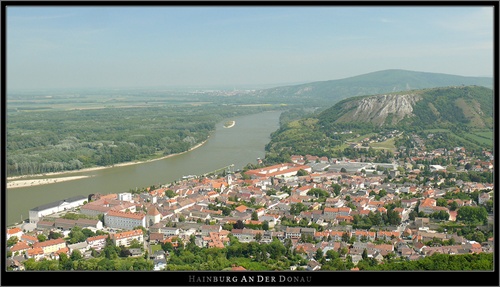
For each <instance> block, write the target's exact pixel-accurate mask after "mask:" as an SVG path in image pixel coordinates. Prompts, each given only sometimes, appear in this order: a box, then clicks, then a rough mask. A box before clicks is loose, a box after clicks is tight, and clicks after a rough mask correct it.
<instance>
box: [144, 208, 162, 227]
mask: <svg viewBox="0 0 500 287" xmlns="http://www.w3.org/2000/svg"><path fill="white" fill-rule="evenodd" d="M161 220H162V216H161V213H160V212H159V211H158V209H157V208H156V206H154V205H153V206H151V207H150V208H149V209H148V212H147V213H146V225H147V226H151V225H153V224H155V223H158V222H160V221H161Z"/></svg>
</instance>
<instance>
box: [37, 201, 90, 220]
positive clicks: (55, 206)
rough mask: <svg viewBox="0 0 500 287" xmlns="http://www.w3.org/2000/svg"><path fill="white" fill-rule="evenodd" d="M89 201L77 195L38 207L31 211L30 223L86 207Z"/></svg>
mask: <svg viewBox="0 0 500 287" xmlns="http://www.w3.org/2000/svg"><path fill="white" fill-rule="evenodd" d="M87 200H88V198H87V197H86V196H83V195H77V196H74V197H70V198H66V199H63V200H59V201H54V202H51V203H47V204H44V205H40V206H37V207H35V208H33V209H30V211H29V220H30V223H37V222H38V221H39V220H40V218H42V217H44V216H47V215H50V214H54V213H57V212H61V211H65V210H68V209H71V208H75V207H78V206H81V205H84V204H85V202H86V201H87Z"/></svg>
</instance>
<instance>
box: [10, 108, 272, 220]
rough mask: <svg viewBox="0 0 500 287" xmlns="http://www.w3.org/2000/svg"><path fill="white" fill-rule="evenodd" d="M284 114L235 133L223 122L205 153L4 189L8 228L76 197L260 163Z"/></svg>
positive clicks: (257, 117) (252, 121)
mask: <svg viewBox="0 0 500 287" xmlns="http://www.w3.org/2000/svg"><path fill="white" fill-rule="evenodd" d="M280 114H281V111H270V112H262V113H258V114H253V115H247V116H241V117H236V118H234V119H232V120H234V121H235V125H234V126H233V127H231V128H224V123H226V122H227V120H225V121H223V122H220V123H219V124H217V126H216V130H215V132H214V133H213V134H212V135H211V136H210V138H209V139H208V141H207V142H206V143H205V144H204V145H202V146H201V147H199V148H197V149H194V150H192V151H190V152H187V153H183V154H180V155H176V156H173V157H169V158H166V159H162V160H156V161H151V162H146V163H140V164H134V165H127V166H120V167H112V168H107V169H100V170H94V171H87V172H78V173H71V174H69V175H68V176H80V175H82V176H90V177H87V178H83V179H77V180H70V181H65V182H59V183H52V184H46V185H37V186H30V187H18V188H11V189H6V191H7V194H6V205H5V208H6V215H7V222H6V223H7V225H12V224H15V223H16V222H21V220H23V219H27V218H28V211H29V210H30V209H32V208H34V207H37V206H39V205H43V204H47V203H50V202H54V201H57V200H62V199H65V198H69V197H73V196H76V195H84V196H87V195H89V194H91V193H101V194H109V193H120V192H128V191H129V190H130V189H135V188H141V187H146V186H151V185H154V184H166V183H170V182H173V181H175V180H178V179H181V178H182V177H183V176H186V175H201V174H205V173H208V172H211V171H214V170H217V169H220V168H222V167H225V166H229V165H231V164H234V169H241V168H243V167H244V166H245V165H247V164H248V163H253V164H255V163H256V162H257V161H256V160H257V158H259V157H260V158H263V157H264V155H265V150H264V147H265V145H266V144H267V143H268V142H269V140H270V135H271V133H272V132H274V131H276V130H277V129H278V128H279V116H280ZM53 177H62V176H61V175H59V176H53Z"/></svg>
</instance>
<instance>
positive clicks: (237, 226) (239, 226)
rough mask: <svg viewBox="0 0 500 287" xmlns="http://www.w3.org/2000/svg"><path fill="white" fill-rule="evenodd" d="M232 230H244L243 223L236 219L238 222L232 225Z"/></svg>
mask: <svg viewBox="0 0 500 287" xmlns="http://www.w3.org/2000/svg"><path fill="white" fill-rule="evenodd" d="M233 228H234V229H243V228H245V224H244V223H243V221H241V219H238V221H236V223H235V224H233Z"/></svg>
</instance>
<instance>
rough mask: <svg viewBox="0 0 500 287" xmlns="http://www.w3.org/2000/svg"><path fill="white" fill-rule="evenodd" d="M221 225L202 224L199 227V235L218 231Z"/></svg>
mask: <svg viewBox="0 0 500 287" xmlns="http://www.w3.org/2000/svg"><path fill="white" fill-rule="evenodd" d="M221 230H222V226H220V225H202V226H201V228H200V231H201V236H208V235H209V234H210V232H220V231H221Z"/></svg>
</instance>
